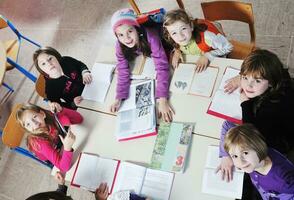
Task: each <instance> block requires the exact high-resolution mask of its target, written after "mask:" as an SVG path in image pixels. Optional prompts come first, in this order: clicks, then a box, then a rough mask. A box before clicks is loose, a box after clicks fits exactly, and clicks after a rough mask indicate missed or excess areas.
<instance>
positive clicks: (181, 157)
mask: <svg viewBox="0 0 294 200" xmlns="http://www.w3.org/2000/svg"><path fill="white" fill-rule="evenodd" d="M193 128H194V124H192V123H184V122H172V123H166V122H161V123H160V125H159V129H158V134H157V138H156V141H155V145H154V149H153V153H152V158H151V164H150V167H151V168H153V169H160V170H164V171H173V172H182V173H183V172H184V166H185V162H186V159H187V153H188V149H189V146H190V142H191V140H192V131H193Z"/></svg>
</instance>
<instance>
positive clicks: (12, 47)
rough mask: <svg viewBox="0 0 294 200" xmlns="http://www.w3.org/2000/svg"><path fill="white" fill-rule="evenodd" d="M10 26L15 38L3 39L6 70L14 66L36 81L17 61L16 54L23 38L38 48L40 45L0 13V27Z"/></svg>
mask: <svg viewBox="0 0 294 200" xmlns="http://www.w3.org/2000/svg"><path fill="white" fill-rule="evenodd" d="M4 28H10V30H11V31H12V32H13V33H14V34H15V37H16V39H13V40H7V41H4V42H3V43H4V46H5V48H6V55H7V62H6V70H11V69H13V68H14V67H15V68H16V69H18V70H19V71H20V72H21V73H23V74H24V75H25V76H26V77H28V78H29V79H31V80H32V81H33V82H35V81H36V79H37V78H36V77H35V76H34V75H33V74H31V73H30V72H29V71H27V70H26V69H25V68H24V67H23V66H21V65H20V64H19V63H18V55H19V52H20V49H21V43H22V41H23V40H25V41H27V42H29V43H31V44H33V45H34V46H36V47H38V48H40V47H41V45H39V44H38V43H36V42H34V41H33V40H31V39H29V38H27V37H26V36H24V35H22V34H21V33H20V32H19V31H18V30H17V29H16V27H15V26H14V25H13V24H12V23H11V22H10V21H9V20H8V19H6V18H5V17H4V16H2V15H0V29H4Z"/></svg>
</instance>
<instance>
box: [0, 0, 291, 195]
mask: <svg viewBox="0 0 294 200" xmlns="http://www.w3.org/2000/svg"><path fill="white" fill-rule="evenodd" d="M137 2H138V5H139V7H140V8H141V9H142V8H143V9H142V10H143V11H148V10H152V9H155V8H158V7H164V8H166V9H167V10H169V9H172V8H176V7H177V4H176V1H175V0H148V1H146V0H138V1H137ZM183 2H184V4H185V6H186V8H187V10H188V11H189V12H190V13H191V14H192V15H193V16H194V17H199V18H201V17H203V15H202V11H201V7H200V1H199V0H183ZM246 2H250V3H252V4H253V10H254V15H255V29H256V35H257V45H258V46H259V47H262V48H267V49H269V50H272V51H274V52H275V53H277V54H278V55H279V57H280V58H281V59H282V61H283V62H284V63H285V65H286V66H287V67H289V68H290V72H291V75H292V77H294V50H293V48H294V47H293V45H294V44H293V39H294V1H292V0H267V1H264V0H250V1H246ZM124 7H129V5H128V3H127V1H126V0H0V14H2V15H4V16H6V17H7V18H8V19H10V20H11V21H12V22H13V23H14V24H15V25H16V27H18V29H19V30H20V31H21V32H22V33H23V34H24V35H26V36H28V37H30V38H33V39H34V40H35V41H37V42H39V43H40V44H42V45H43V46H53V47H55V48H56V49H58V50H59V51H60V52H61V53H62V55H70V56H73V57H75V58H78V59H80V60H82V61H83V62H85V63H86V64H87V65H88V66H91V65H93V63H94V62H95V60H96V59H97V57H98V56H99V55H98V54H99V52H101V51H103V49H101V48H100V46H101V44H104V45H114V41H115V40H114V39H115V38H114V36H113V34H112V31H111V28H110V17H111V15H112V13H113V12H114V11H116V10H117V9H119V8H124ZM216 12H217V11H216ZM228 12H229V11H228ZM223 25H224V30H225V32H226V33H227V35H228V37H235V38H239V39H244V40H246V39H247V38H248V34H249V33H248V28H247V27H246V26H245V25H241V26H236V25H235V24H234V23H231V22H230V23H229V22H226V23H224V24H223ZM9 35H10V33H9V31H1V32H0V38H1V40H4V39H7V38H9ZM23 47H24V48H23V49H24V50H23V51H22V52H21V54H20V63H21V64H23V65H24V66H26V68H27V69H30V70H32V73H34V74H37V73H36V71H35V70H34V69H33V68H32V67H31V66H32V52H33V51H34V48H32V47H31V46H29V45H28V44H27V43H25V44H24V46H23ZM31 68H32V69H31ZM5 82H7V83H8V84H10V85H12V86H13V87H14V88H15V89H16V92H15V93H14V95H13V96H12V98H10V100H9V101H8V102H7V103H6V104H5V105H4V106H3V107H2V108H1V109H0V112H1V115H0V128H3V126H4V124H5V122H6V120H7V117H8V115H9V112H10V110H11V108H12V106H13V105H14V104H15V103H22V102H27V101H30V102H33V103H38V104H40V105H44V106H45V104H44V103H43V102H42V100H41V99H39V98H38V97H37V96H36V94H35V93H34V84H33V83H32V82H31V81H30V80H28V79H26V78H24V77H23V76H22V75H21V74H20V73H19V72H18V71H16V70H12V71H9V72H7V73H6V76H5ZM3 92H4V91H3V87H1V88H0V95H3ZM0 159H1V160H0V182H1V184H0V199H1V200H14V199H17V200H18V199H24V198H25V197H27V196H29V195H30V194H33V193H37V192H41V191H48V190H53V189H55V187H56V183H55V181H54V180H53V178H52V177H51V176H50V171H49V170H48V169H47V168H45V167H43V166H41V165H40V164H37V163H36V162H34V161H32V160H31V159H27V158H24V157H23V156H20V155H16V154H14V153H12V152H10V150H9V149H8V148H7V147H5V146H4V145H3V144H2V143H0ZM69 194H71V195H72V197H73V198H74V199H83V200H86V199H94V197H93V195H92V194H89V193H88V192H85V191H83V190H77V189H74V188H70V189H69ZM196 198H197V197H195V199H196ZM200 200H201V199H200Z"/></svg>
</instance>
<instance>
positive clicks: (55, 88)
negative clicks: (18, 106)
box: [33, 47, 92, 111]
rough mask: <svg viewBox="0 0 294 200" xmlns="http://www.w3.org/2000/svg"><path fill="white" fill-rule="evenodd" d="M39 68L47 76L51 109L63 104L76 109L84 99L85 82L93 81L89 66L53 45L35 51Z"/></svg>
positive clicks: (47, 94) (47, 90) (35, 62)
mask: <svg viewBox="0 0 294 200" xmlns="http://www.w3.org/2000/svg"><path fill="white" fill-rule="evenodd" d="M33 60H34V64H35V66H36V68H37V70H38V71H39V72H40V73H41V74H42V75H43V76H44V78H45V84H46V86H45V93H46V98H47V99H48V100H49V101H50V102H49V105H50V109H51V111H53V110H54V109H60V108H61V106H64V107H67V108H71V109H76V105H77V104H79V103H80V102H81V100H82V97H81V94H82V92H83V89H84V86H85V85H84V84H89V83H91V81H92V76H91V72H90V70H89V69H88V68H87V66H86V65H85V64H84V63H82V62H81V61H78V60H76V59H74V58H72V57H69V56H61V54H60V53H59V52H58V51H57V50H56V49H54V48H52V47H45V48H41V49H38V50H36V51H35V53H34V55H33Z"/></svg>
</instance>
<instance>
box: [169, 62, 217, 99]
mask: <svg viewBox="0 0 294 200" xmlns="http://www.w3.org/2000/svg"><path fill="white" fill-rule="evenodd" d="M195 67H196V65H195V64H187V63H186V64H184V63H180V64H179V67H178V68H177V69H176V70H175V72H174V75H173V78H172V81H171V84H170V90H171V91H172V92H173V93H180V94H194V95H199V96H205V97H210V96H211V94H212V91H213V88H214V84H215V81H216V78H217V74H218V68H216V67H208V68H207V69H206V70H205V71H203V72H200V73H196V71H195Z"/></svg>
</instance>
